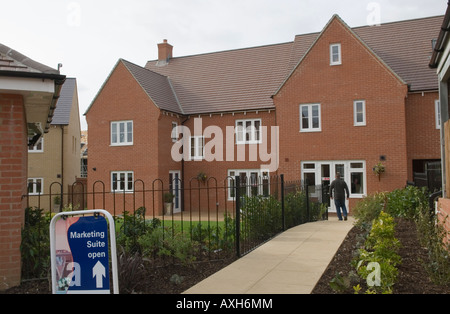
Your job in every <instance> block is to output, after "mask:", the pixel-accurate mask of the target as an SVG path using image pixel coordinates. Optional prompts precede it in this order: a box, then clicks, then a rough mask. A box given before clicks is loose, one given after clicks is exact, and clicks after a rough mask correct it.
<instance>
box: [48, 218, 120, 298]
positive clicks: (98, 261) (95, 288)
mask: <svg viewBox="0 0 450 314" xmlns="http://www.w3.org/2000/svg"><path fill="white" fill-rule="evenodd" d="M81 215H83V216H82V217H80V216H81ZM105 217H106V218H108V220H109V222H110V223H109V228H108V223H107V220H106V218H105ZM108 229H109V231H110V235H109V239H108ZM109 240H110V241H109ZM50 242H51V243H50V246H51V262H52V289H53V293H55V294H66V293H68V294H74V293H89V294H102V293H105V294H106V293H111V289H110V275H109V274H110V271H109V248H110V247H111V261H112V268H113V269H112V270H113V271H112V274H113V285H114V293H118V281H117V257H116V245H115V231H114V220H113V218H112V216H111V215H110V214H109V213H108V212H106V211H104V210H93V211H78V212H64V213H60V214H58V215H56V216H55V217H54V218H53V219H52V222H51V224H50Z"/></svg>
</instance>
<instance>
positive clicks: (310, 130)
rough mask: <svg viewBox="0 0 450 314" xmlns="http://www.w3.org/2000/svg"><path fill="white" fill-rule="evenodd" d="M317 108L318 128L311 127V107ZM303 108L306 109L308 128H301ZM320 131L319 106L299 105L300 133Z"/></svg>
mask: <svg viewBox="0 0 450 314" xmlns="http://www.w3.org/2000/svg"><path fill="white" fill-rule="evenodd" d="M315 106H317V107H318V113H319V116H318V118H319V126H318V127H313V119H314V117H313V107H315ZM303 108H308V118H307V119H308V127H306V128H305V127H303V116H302V113H303ZM321 131H322V112H321V105H320V104H301V105H300V132H321Z"/></svg>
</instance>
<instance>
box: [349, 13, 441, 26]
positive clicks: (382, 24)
mask: <svg viewBox="0 0 450 314" xmlns="http://www.w3.org/2000/svg"><path fill="white" fill-rule="evenodd" d="M443 16H444V15H443V14H442V15H434V16H427V17H417V18H412V19H407V20H401V21H391V22H384V23H380V24H379V25H361V26H354V27H351V28H352V29H355V28H366V27H374V26H385V25H390V24H399V23H406V22H413V21H418V20H428V19H434V18H438V17H439V18H440V17H443Z"/></svg>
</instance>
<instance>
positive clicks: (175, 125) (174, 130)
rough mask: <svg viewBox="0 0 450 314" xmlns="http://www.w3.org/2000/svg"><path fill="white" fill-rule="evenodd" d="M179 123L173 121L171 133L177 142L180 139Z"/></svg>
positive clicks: (173, 140)
mask: <svg viewBox="0 0 450 314" xmlns="http://www.w3.org/2000/svg"><path fill="white" fill-rule="evenodd" d="M178 137H179V134H178V123H176V122H172V133H171V138H172V142H174V143H175V142H176V141H178Z"/></svg>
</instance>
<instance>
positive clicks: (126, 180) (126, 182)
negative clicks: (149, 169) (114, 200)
mask: <svg viewBox="0 0 450 314" xmlns="http://www.w3.org/2000/svg"><path fill="white" fill-rule="evenodd" d="M130 174H131V189H130V188H129V183H130V178H129V175H130ZM121 175H123V176H124V185H123V187H124V188H121V187H120V182H122V180H120V176H121ZM114 176H117V178H118V180H117V182H116V184H117V186H116V189H114ZM133 191H134V172H133V171H111V192H113V193H124V192H125V193H131V192H133Z"/></svg>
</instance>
